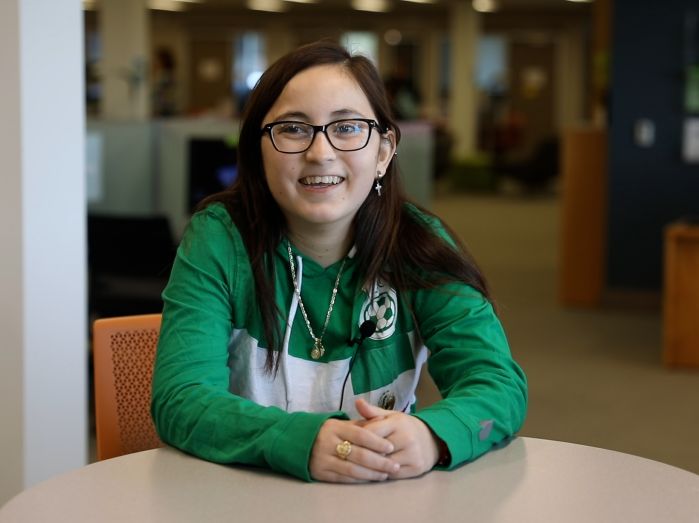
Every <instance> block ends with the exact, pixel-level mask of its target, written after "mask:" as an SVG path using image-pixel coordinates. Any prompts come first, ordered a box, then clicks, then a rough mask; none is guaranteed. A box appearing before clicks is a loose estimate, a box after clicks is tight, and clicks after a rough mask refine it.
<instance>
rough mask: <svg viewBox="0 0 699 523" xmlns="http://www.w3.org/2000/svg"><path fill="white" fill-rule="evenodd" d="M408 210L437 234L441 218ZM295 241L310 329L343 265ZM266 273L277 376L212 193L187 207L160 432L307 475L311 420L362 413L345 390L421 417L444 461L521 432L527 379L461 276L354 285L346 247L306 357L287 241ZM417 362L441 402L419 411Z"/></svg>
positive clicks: (156, 382) (222, 457)
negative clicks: (271, 292) (407, 284)
mask: <svg viewBox="0 0 699 523" xmlns="http://www.w3.org/2000/svg"><path fill="white" fill-rule="evenodd" d="M409 210H410V211H411V212H412V213H413V215H414V216H415V217H416V218H417V219H418V220H421V221H423V222H424V223H425V224H426V225H427V226H428V227H432V228H433V229H434V230H435V234H439V235H442V236H444V237H446V235H445V233H444V230H443V229H442V228H441V226H440V225H439V222H438V221H437V220H435V219H433V218H431V217H427V216H425V215H423V214H422V213H420V212H419V211H418V210H417V209H415V208H414V207H412V206H410V207H409ZM292 252H293V256H294V258H295V260H294V261H295V264H296V272H297V279H298V281H299V286H300V288H301V296H302V299H303V303H304V305H305V307H306V311H307V313H308V316H309V319H310V322H311V325H312V327H313V329H314V332H315V334H316V335H317V336H318V335H320V331H321V330H322V326H323V324H324V322H325V315H326V313H327V310H328V305H329V301H330V296H331V294H332V289H333V287H334V284H335V280H336V278H337V274H338V271H339V270H340V265H341V263H342V262H338V263H336V264H334V265H331V266H330V267H327V268H323V267H321V266H320V265H318V264H317V263H315V262H314V261H313V260H311V259H309V258H305V257H304V256H303V255H302V254H301V253H299V252H298V251H296V250H293V246H292ZM275 278H276V280H275V292H276V296H275V299H276V303H277V306H278V307H279V309H280V310H281V311H283V314H284V316H285V318H286V320H287V321H286V325H285V326H284V328H283V332H284V341H283V349H282V354H281V356H280V357H281V362H280V367H279V372H278V373H277V374H276V376H275V375H271V374H269V373H266V372H265V371H264V364H265V359H266V349H265V347H264V342H263V341H261V340H263V335H262V333H263V328H262V321H261V317H260V313H259V311H258V309H257V306H256V300H255V288H254V281H253V277H252V269H251V267H250V262H249V258H248V255H247V251H246V249H245V246H244V244H243V241H242V238H241V236H240V234H239V232H238V230H237V228H236V226H235V225H234V224H233V222H232V220H231V218H230V216H229V214H228V212H227V211H226V210H225V208H224V206H223V205H221V204H214V205H211V206H209V207H208V208H207V209H205V210H203V211H201V212H199V213H197V214H196V215H195V216H194V217H193V218H192V221H191V223H190V225H189V226H188V228H187V230H186V232H185V235H184V237H183V239H182V243H181V245H180V247H179V249H178V252H177V257H176V259H175V264H174V266H173V270H172V274H171V276H170V282H169V283H168V286H167V288H166V289H165V291H164V292H163V300H164V303H165V306H164V309H163V323H162V329H161V333H160V341H159V344H158V352H157V357H156V365H155V372H154V376H153V398H152V412H153V418H154V421H155V425H156V427H157V430H158V432H159V434H160V437H161V438H162V439H163V441H165V442H167V443H169V444H171V445H173V446H175V447H178V448H181V449H182V450H184V451H186V452H189V453H191V454H194V455H197V456H199V457H201V458H203V459H207V460H210V461H215V462H219V463H245V464H251V465H258V466H267V467H270V468H272V469H274V470H278V471H281V472H285V473H288V474H292V475H295V476H297V477H299V478H303V479H305V480H310V479H311V478H310V476H309V471H308V460H309V457H310V453H311V449H312V447H313V443H314V441H315V437H316V435H317V433H318V431H319V429H320V426H321V425H322V424H323V423H324V422H325V421H326V420H327V419H328V418H341V419H347V418H354V417H357V413H356V411H355V407H354V400H355V399H356V398H360V397H361V398H364V399H366V400H367V401H368V402H369V403H371V404H374V405H379V406H381V407H383V408H392V409H395V410H401V411H404V412H408V413H412V414H413V415H415V416H417V417H419V418H420V419H421V420H422V421H424V422H425V423H426V424H427V425H428V426H429V427H430V429H431V430H432V431H433V432H434V433H435V434H436V435H437V436H439V437H440V438H441V439H442V440H443V441H444V442H445V443H446V445H447V446H448V448H449V451H450V454H451V463H450V465H449V467H448V468H453V467H455V466H457V465H459V464H461V463H463V462H464V461H468V460H472V459H475V458H476V457H478V456H479V455H481V454H483V453H484V452H486V451H487V450H488V449H490V448H491V447H492V446H493V445H494V444H497V443H498V442H500V441H502V440H503V439H505V438H507V437H509V436H511V435H513V434H514V433H515V432H516V431H517V430H519V428H520V426H521V424H522V422H523V420H524V415H525V411H526V402H527V389H526V379H525V377H524V374H523V373H522V371H521V369H520V368H519V366H518V365H517V364H516V363H515V362H514V361H513V360H512V358H511V356H510V352H509V348H508V345H507V340H506V337H505V334H504V332H503V330H502V327H501V325H500V322H499V321H498V319H497V317H496V316H495V314H494V312H493V310H492V307H491V305H490V303H489V302H488V301H487V300H486V299H485V298H484V297H483V296H482V295H481V294H480V293H478V292H477V291H476V290H474V289H473V288H471V287H470V286H467V285H465V284H463V283H451V284H448V285H444V286H442V287H439V288H437V289H430V290H420V291H414V292H411V293H407V295H405V296H398V295H397V293H396V291H395V290H394V289H392V288H390V287H388V286H386V285H384V284H383V283H382V282H376V283H375V284H374V289H373V292H372V289H363V288H362V282H361V281H360V275H359V274H358V273H357V267H356V263H355V261H354V260H353V258H352V253H350V255H349V257H348V259H347V261H346V263H345V268H344V271H343V274H342V277H341V280H340V284H339V287H338V292H337V298H336V301H335V305H334V308H333V312H332V315H331V318H330V322H329V324H328V327H327V330H326V332H325V335H324V336H323V345H324V346H325V349H326V351H325V355H324V356H323V357H322V358H320V359H319V360H317V361H315V360H313V359H311V357H310V350H311V348H312V347H313V340H312V338H311V336H310V334H309V332H308V328H307V326H306V323H305V321H304V318H303V315H302V313H301V311H300V310H299V306H298V300H297V298H296V295H295V293H294V291H293V283H292V280H291V275H290V270H289V257H288V251H287V243H286V241H283V242H281V243H280V245H279V246H278V248H277V251H276V253H275ZM367 291H368V292H367ZM408 303H410V304H411V306H412V311H413V312H414V317H413V314H411V310H410V307H408V305H407V304H408ZM367 319H371V320H373V321H375V322H376V324H377V329H376V331H375V332H374V334H373V335H372V336H371V337H370V338H368V339H367V340H365V341H364V343H363V344H362V346H361V348H360V349H359V352H358V355H357V359H356V362H355V364H354V367H353V368H352V372H351V374H350V376H349V379H348V380H347V385H346V386H345V392H344V398H343V402H342V403H343V411H339V410H338V408H339V404H340V396H341V392H342V385H343V381H344V379H345V376H346V375H347V371H348V368H349V363H350V359H351V357H352V355H353V354H354V351H355V347H354V346H349V345H348V343H347V341H348V339H351V338H356V337H357V336H359V326H360V325H361V324H362V323H363V322H364V321H365V320H367ZM416 322H417V325H416ZM418 332H419V335H418ZM260 344H262V346H260ZM425 362H427V368H428V370H429V372H430V375H431V376H432V378H433V379H434V381H435V383H436V384H437V386H438V387H439V389H440V392H441V393H442V396H443V398H444V399H442V400H441V401H438V402H437V403H435V404H433V405H430V406H428V407H426V408H424V409H419V408H416V407H417V406H416V399H415V389H416V387H417V383H418V380H419V375H420V371H421V369H422V368H423V363H425Z"/></svg>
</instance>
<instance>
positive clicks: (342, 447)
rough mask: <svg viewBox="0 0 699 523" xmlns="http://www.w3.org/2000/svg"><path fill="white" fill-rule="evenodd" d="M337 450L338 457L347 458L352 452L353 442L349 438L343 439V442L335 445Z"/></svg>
mask: <svg viewBox="0 0 699 523" xmlns="http://www.w3.org/2000/svg"><path fill="white" fill-rule="evenodd" d="M335 452H336V453H337V457H338V458H340V459H347V458H348V457H349V455H350V454H351V453H352V444H351V443H350V442H349V441H347V440H345V441H343V442H342V443H338V444H337V447H335Z"/></svg>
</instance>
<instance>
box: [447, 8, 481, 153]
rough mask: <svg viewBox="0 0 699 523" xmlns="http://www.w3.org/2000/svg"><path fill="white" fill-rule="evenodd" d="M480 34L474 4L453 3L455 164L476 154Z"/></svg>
mask: <svg viewBox="0 0 699 523" xmlns="http://www.w3.org/2000/svg"><path fill="white" fill-rule="evenodd" d="M479 33H480V15H479V14H478V13H477V12H476V11H474V10H473V8H472V7H471V5H470V3H468V2H465V1H454V2H452V5H451V62H450V69H451V89H450V91H451V92H450V99H451V103H450V110H449V120H450V127H451V130H452V132H453V133H454V150H453V152H452V154H453V157H454V159H455V160H462V159H465V158H468V157H469V156H471V155H473V153H474V152H475V151H476V121H477V110H478V100H477V96H476V95H477V92H476V86H475V68H476V55H477V45H478V37H479Z"/></svg>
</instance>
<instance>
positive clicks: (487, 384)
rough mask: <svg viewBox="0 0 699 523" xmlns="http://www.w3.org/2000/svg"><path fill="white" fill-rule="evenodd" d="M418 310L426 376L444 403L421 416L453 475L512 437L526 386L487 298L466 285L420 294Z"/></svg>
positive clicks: (522, 411)
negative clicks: (440, 444) (441, 446)
mask: <svg viewBox="0 0 699 523" xmlns="http://www.w3.org/2000/svg"><path fill="white" fill-rule="evenodd" d="M413 306H414V310H415V315H416V320H417V322H418V326H419V332H420V335H421V336H422V339H423V341H424V343H425V345H426V346H427V348H428V349H429V350H430V356H429V358H428V360H427V366H428V370H429V372H430V375H431V376H432V378H433V379H434V381H435V383H436V385H437V387H438V388H439V390H440V392H441V394H442V397H443V399H442V400H440V401H438V402H436V403H434V404H433V405H431V406H429V407H426V408H424V409H422V410H420V411H418V412H417V413H416V414H415V415H416V416H417V417H418V418H420V419H421V420H422V421H424V422H425V423H426V424H427V425H428V426H429V427H430V429H431V430H432V431H433V432H434V433H435V434H436V435H437V436H438V437H439V438H441V439H442V440H443V441H444V442H445V443H446V445H447V447H448V448H449V452H450V454H451V463H450V464H449V466H448V468H453V467H456V466H458V465H460V464H461V463H463V462H465V461H469V460H473V459H475V458H477V457H478V456H480V455H481V454H483V453H485V452H487V451H488V450H489V449H490V448H492V446H493V445H496V444H498V443H499V442H501V441H502V440H504V439H505V438H507V437H510V436H512V435H514V434H515V433H516V432H517V431H518V430H519V429H520V427H521V426H522V423H523V422H524V416H525V413H526V409H527V382H526V378H525V376H524V373H523V372H522V370H521V369H520V367H519V366H518V365H517V364H516V363H515V362H514V361H513V359H512V357H511V355H510V350H509V347H508V343H507V339H506V337H505V333H504V331H503V329H502V326H501V324H500V321H499V320H498V318H497V316H496V315H495V312H494V311H493V308H492V306H491V304H490V302H488V300H486V299H485V298H484V297H483V295H481V294H480V293H479V292H478V291H476V290H475V289H473V288H472V287H470V286H468V285H466V284H463V283H451V284H448V285H444V286H442V287H440V288H438V289H432V290H423V291H418V292H417V293H416V294H415V298H414V305H413Z"/></svg>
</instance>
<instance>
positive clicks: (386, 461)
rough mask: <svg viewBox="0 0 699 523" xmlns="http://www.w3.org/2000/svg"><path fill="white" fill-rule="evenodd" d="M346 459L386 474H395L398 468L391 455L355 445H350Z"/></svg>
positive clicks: (398, 465)
mask: <svg viewBox="0 0 699 523" xmlns="http://www.w3.org/2000/svg"><path fill="white" fill-rule="evenodd" d="M347 461H348V462H350V463H354V464H355V465H358V466H360V467H363V468H365V469H369V470H373V471H376V472H380V473H386V474H395V473H396V472H398V470H399V469H400V464H399V463H398V462H397V461H396V460H394V459H393V458H392V457H390V458H389V457H386V456H383V455H381V454H377V453H376V452H372V451H370V450H367V449H365V448H362V447H358V446H356V445H355V446H353V447H352V452H351V453H350V455H349V456H348V457H347Z"/></svg>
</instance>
